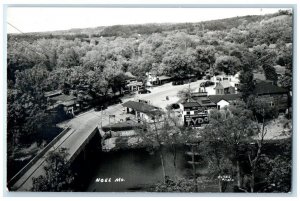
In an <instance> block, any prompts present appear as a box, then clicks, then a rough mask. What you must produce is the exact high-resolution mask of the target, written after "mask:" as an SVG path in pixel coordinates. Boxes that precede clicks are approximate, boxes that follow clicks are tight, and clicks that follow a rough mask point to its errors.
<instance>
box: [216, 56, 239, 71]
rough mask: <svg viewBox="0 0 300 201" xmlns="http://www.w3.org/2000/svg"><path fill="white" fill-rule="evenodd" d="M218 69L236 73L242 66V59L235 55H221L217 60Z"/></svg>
mask: <svg viewBox="0 0 300 201" xmlns="http://www.w3.org/2000/svg"><path fill="white" fill-rule="evenodd" d="M215 65H216V69H217V70H219V71H222V72H224V73H225V74H227V75H234V74H236V73H237V72H238V71H239V70H240V67H241V61H240V60H239V59H238V58H236V57H234V56H220V57H218V58H217V60H216V63H215Z"/></svg>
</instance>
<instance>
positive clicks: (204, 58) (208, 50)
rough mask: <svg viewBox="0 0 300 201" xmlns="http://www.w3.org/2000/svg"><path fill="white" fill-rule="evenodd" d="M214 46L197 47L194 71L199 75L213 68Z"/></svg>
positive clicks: (214, 59)
mask: <svg viewBox="0 0 300 201" xmlns="http://www.w3.org/2000/svg"><path fill="white" fill-rule="evenodd" d="M215 53H216V49H215V48H214V46H197V47H196V51H195V57H196V65H195V71H196V72H197V73H198V74H199V73H202V72H205V71H206V70H208V69H211V68H212V67H213V64H214V63H215V61H216V58H215Z"/></svg>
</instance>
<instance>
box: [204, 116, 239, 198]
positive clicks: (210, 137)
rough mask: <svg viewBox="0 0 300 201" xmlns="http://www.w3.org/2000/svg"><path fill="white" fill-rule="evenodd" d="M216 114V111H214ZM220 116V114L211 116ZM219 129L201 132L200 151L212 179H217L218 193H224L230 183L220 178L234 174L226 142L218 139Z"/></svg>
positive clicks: (208, 129)
mask: <svg viewBox="0 0 300 201" xmlns="http://www.w3.org/2000/svg"><path fill="white" fill-rule="evenodd" d="M214 112H216V111H214ZM212 115H220V114H212ZM220 132H223V131H221V130H219V127H217V128H212V127H210V126H207V127H205V129H204V130H203V132H202V133H203V134H202V136H203V143H201V144H202V149H201V150H203V153H204V155H205V157H206V158H207V159H208V164H209V166H208V169H209V172H210V174H212V176H213V178H216V179H218V185H219V192H224V191H225V190H226V187H227V183H228V182H230V181H227V180H224V179H222V178H224V177H226V176H229V177H230V175H233V174H234V164H233V163H232V162H231V161H230V160H229V155H230V153H229V151H228V149H227V146H226V142H225V141H223V140H222V138H221V137H220Z"/></svg>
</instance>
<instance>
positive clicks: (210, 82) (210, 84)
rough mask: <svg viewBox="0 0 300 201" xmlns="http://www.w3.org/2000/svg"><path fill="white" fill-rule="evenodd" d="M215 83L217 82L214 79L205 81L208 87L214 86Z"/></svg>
mask: <svg viewBox="0 0 300 201" xmlns="http://www.w3.org/2000/svg"><path fill="white" fill-rule="evenodd" d="M214 84H215V83H214V82H212V81H206V82H205V86H206V87H209V86H213V85H214Z"/></svg>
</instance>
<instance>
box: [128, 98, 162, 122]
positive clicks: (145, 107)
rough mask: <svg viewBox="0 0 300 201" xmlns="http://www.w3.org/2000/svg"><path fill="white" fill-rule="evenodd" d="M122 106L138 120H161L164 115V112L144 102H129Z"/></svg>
mask: <svg viewBox="0 0 300 201" xmlns="http://www.w3.org/2000/svg"><path fill="white" fill-rule="evenodd" d="M122 105H123V107H126V108H127V113H132V114H134V115H135V117H136V118H137V119H138V120H146V121H148V120H152V119H154V118H156V119H157V120H159V119H160V117H161V116H162V115H163V111H162V110H161V109H160V108H158V107H155V106H153V105H150V104H148V103H145V102H142V101H140V102H136V101H127V102H125V103H123V104H122Z"/></svg>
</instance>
